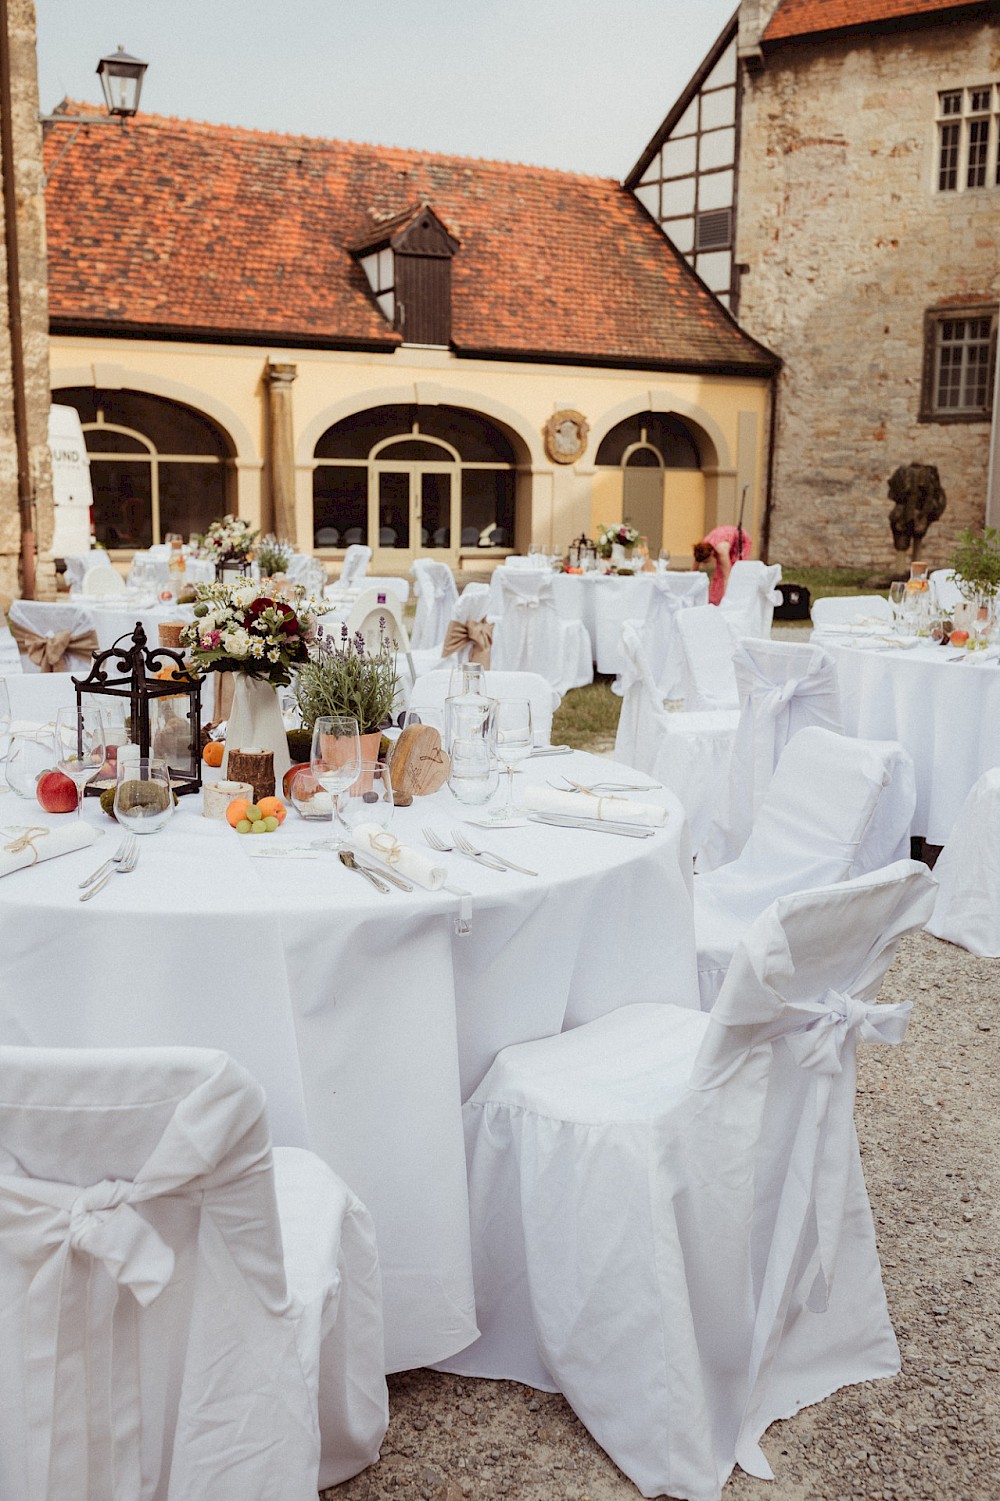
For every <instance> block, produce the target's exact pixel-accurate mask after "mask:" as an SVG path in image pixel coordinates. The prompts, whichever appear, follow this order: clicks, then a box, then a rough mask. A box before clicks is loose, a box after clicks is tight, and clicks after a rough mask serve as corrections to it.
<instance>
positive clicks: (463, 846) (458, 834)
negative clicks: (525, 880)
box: [451, 829, 538, 876]
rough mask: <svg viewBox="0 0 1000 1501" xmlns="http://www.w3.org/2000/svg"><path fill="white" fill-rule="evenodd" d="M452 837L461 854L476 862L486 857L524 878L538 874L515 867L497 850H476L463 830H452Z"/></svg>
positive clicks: (519, 866) (523, 867)
mask: <svg viewBox="0 0 1000 1501" xmlns="http://www.w3.org/2000/svg"><path fill="white" fill-rule="evenodd" d="M451 837H452V839H454V841H455V844H456V845H457V847H458V849H459V850H460V852H461V853H462V854H463V855H471V856H472V858H473V859H474V860H476V859H480V860H481V859H483V858H484V857H485V858H486V859H489V860H499V861H500V863H501V865H506V867H507V869H508V870H516V871H517V872H518V874H519V875H522V876H537V874H538V871H537V870H528V869H527V868H526V867H525V866H523V865H515V864H514V862H513V860H508V859H507V856H506V855H498V854H497V853H496V851H495V850H478V849H476V846H475V845H474V844H473V843H472V840H471V839H467V838H466V836H465V835H464V834H463V833H462V831H461V829H452V831H451Z"/></svg>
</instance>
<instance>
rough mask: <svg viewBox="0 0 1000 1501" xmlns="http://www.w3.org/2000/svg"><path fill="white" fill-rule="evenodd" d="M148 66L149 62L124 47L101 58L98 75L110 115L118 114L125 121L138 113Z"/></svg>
mask: <svg viewBox="0 0 1000 1501" xmlns="http://www.w3.org/2000/svg"><path fill="white" fill-rule="evenodd" d="M148 67H149V64H148V63H142V62H140V61H139V59H138V58H137V57H131V56H130V55H129V54H128V53H127V52H126V51H125V48H124V47H119V48H118V51H117V52H113V53H112V54H111V56H110V57H102V58H101V60H100V62H99V63H98V64H97V76H98V78H99V79H100V80H101V88H102V89H103V90H104V102H105V104H106V105H107V107H108V114H109V115H117V116H118V117H119V118H120V119H121V120H123V121H124V120H128V119H130V118H131V117H132V115H134V114H135V113H136V111H137V110H138V108H139V95H140V94H141V93H142V80H143V78H144V77H145V73H146V69H147V68H148Z"/></svg>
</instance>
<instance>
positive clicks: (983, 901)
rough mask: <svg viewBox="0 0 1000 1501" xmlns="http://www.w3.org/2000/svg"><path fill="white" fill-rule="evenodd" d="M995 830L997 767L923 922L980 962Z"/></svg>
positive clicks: (960, 833)
mask: <svg viewBox="0 0 1000 1501" xmlns="http://www.w3.org/2000/svg"><path fill="white" fill-rule="evenodd" d="M13 698H14V690H13V688H12V689H11V700H12V701H13ZM998 828H1000V766H994V767H993V769H992V770H991V771H987V772H985V773H984V774H983V775H982V776H981V777H980V778H979V780H978V782H976V784H975V786H974V787H973V788H972V791H971V792H970V793H969V795H968V797H967V798H966V799H965V802H964V803H963V804H962V807H961V810H960V812H959V815H958V817H957V818H956V820H955V822H954V823H953V824H952V826H951V831H950V833H949V835H948V842H947V844H946V845H945V847H944V849H943V850H942V851H941V853H940V855H939V856H938V859H937V863H936V864H935V866H934V875H935V877H936V879H937V882H938V888H939V889H938V898H937V902H936V904H935V907H934V916H933V918H932V919H931V921H930V922H929V923H928V924H927V931H928V932H929V933H933V934H935V936H936V937H938V938H946V939H947V940H948V942H949V943H957V944H960V945H961V947H962V948H964V949H968V950H969V952H970V953H971V954H979V955H980V956H981V957H982V958H984V959H997V958H1000V863H998V861H997V829H998Z"/></svg>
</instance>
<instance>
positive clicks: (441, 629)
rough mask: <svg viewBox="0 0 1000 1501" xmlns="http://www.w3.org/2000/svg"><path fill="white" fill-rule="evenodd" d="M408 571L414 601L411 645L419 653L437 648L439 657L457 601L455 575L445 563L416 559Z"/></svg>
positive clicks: (429, 559) (428, 559) (430, 559)
mask: <svg viewBox="0 0 1000 1501" xmlns="http://www.w3.org/2000/svg"><path fill="white" fill-rule="evenodd" d="M410 571H411V573H412V574H413V592H414V594H415V596H416V600H417V613H416V616H415V617H414V621H413V631H412V634H411V636H410V644H411V645H412V646H413V647H414V648H415V649H420V650H426V649H429V648H432V647H437V648H438V651H439V653H440V648H441V645H442V643H443V641H444V638H445V632H446V631H447V629H448V621H449V620H450V618H451V614H452V610H453V609H454V606H455V604H456V602H457V600H458V589H457V587H456V584H455V575H454V574H453V573H452V571H451V569H450V568H449V567H448V564H447V563H438V562H435V561H434V560H433V559H432V558H415V559H414V562H413V567H412V568H411V570H410Z"/></svg>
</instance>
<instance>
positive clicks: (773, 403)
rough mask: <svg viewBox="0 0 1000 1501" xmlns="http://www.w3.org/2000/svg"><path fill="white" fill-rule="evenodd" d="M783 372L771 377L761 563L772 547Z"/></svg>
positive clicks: (765, 559)
mask: <svg viewBox="0 0 1000 1501" xmlns="http://www.w3.org/2000/svg"><path fill="white" fill-rule="evenodd" d="M780 378H781V372H780V371H779V370H776V371H775V372H774V375H773V376H772V377H771V400H770V403H769V405H770V408H771V410H770V414H769V422H768V431H767V473H766V475H765V480H764V521H763V524H762V526H761V536H760V556H761V561H762V562H763V563H766V562H767V561H768V552H769V549H770V546H771V515H772V508H773V505H774V445H775V442H776V441H777V422H778V381H779V380H780Z"/></svg>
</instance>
